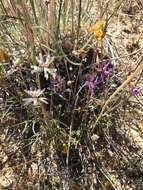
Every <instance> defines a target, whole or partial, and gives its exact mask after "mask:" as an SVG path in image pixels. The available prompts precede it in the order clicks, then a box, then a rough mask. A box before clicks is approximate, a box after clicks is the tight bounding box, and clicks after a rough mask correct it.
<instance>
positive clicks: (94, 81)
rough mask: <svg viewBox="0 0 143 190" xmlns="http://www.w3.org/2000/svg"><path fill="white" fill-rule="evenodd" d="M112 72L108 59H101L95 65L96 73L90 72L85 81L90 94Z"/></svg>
mask: <svg viewBox="0 0 143 190" xmlns="http://www.w3.org/2000/svg"><path fill="white" fill-rule="evenodd" d="M112 73H113V65H112V63H111V61H110V60H109V59H107V60H103V61H102V62H100V63H99V64H98V65H96V73H95V74H90V75H89V76H88V78H87V80H86V82H85V86H87V87H88V90H89V92H90V94H91V95H94V94H95V90H96V88H98V87H101V86H103V85H104V84H105V83H106V82H107V80H108V78H109V77H110V76H111V75H112Z"/></svg>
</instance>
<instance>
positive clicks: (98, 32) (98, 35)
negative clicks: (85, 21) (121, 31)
mask: <svg viewBox="0 0 143 190" xmlns="http://www.w3.org/2000/svg"><path fill="white" fill-rule="evenodd" d="M90 31H91V32H92V33H93V37H94V38H95V39H97V40H102V39H103V38H104V36H105V32H104V26H103V22H102V21H97V22H96V24H95V25H94V26H92V27H91V30H90Z"/></svg>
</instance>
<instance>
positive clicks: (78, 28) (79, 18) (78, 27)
mask: <svg viewBox="0 0 143 190" xmlns="http://www.w3.org/2000/svg"><path fill="white" fill-rule="evenodd" d="M81 1H82V0H79V12H78V26H77V43H78V39H79V32H80V22H81V6H82V3H81Z"/></svg>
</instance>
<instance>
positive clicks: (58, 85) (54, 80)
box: [50, 75, 65, 91]
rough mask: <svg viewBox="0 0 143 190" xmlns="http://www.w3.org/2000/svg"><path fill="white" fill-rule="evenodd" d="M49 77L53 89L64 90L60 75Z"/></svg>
mask: <svg viewBox="0 0 143 190" xmlns="http://www.w3.org/2000/svg"><path fill="white" fill-rule="evenodd" d="M50 79H51V80H50V82H51V85H52V87H53V88H54V89H55V90H60V91H64V89H65V80H64V78H62V77H61V76H60V75H56V77H55V78H53V77H51V78H50Z"/></svg>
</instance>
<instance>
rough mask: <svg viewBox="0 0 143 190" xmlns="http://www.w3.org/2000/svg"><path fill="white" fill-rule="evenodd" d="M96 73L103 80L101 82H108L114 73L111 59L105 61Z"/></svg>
mask: <svg viewBox="0 0 143 190" xmlns="http://www.w3.org/2000/svg"><path fill="white" fill-rule="evenodd" d="M96 71H97V75H98V76H99V78H101V81H102V82H103V83H104V82H106V79H107V78H108V77H109V76H111V74H112V73H113V65H112V63H111V61H110V60H109V59H108V60H103V61H102V62H101V63H99V64H98V65H97V66H96Z"/></svg>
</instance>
